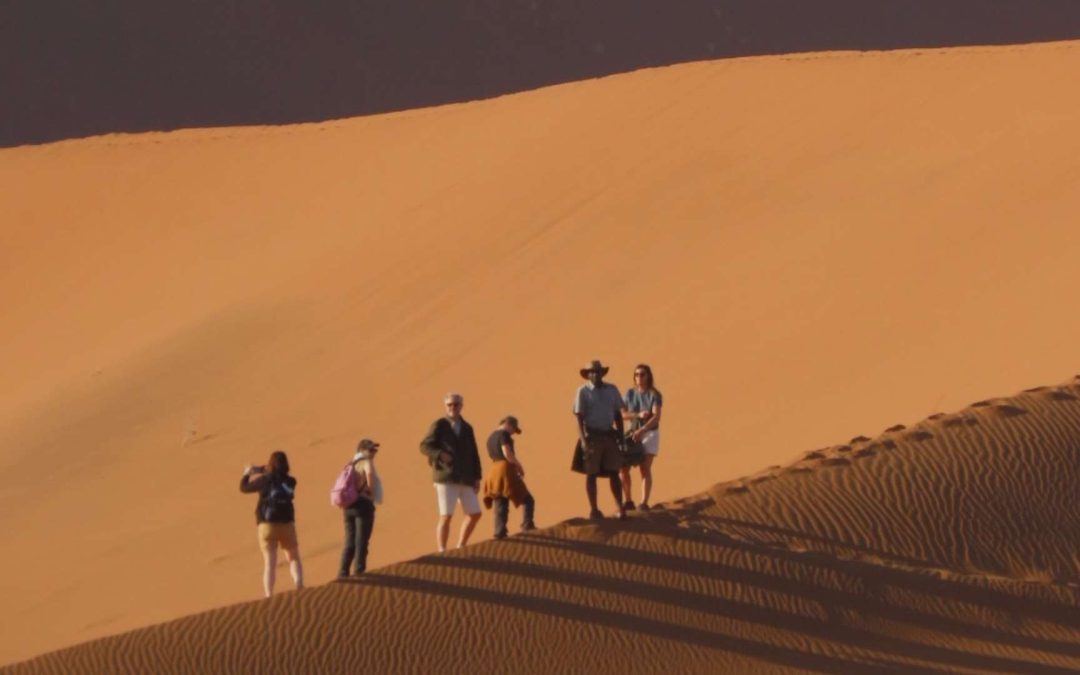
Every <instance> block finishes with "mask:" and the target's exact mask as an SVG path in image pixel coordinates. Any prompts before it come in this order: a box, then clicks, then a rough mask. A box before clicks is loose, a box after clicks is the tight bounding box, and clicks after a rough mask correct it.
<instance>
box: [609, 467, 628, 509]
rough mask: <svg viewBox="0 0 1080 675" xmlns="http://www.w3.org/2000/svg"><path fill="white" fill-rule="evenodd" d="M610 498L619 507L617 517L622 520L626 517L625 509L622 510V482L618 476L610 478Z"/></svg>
mask: <svg viewBox="0 0 1080 675" xmlns="http://www.w3.org/2000/svg"><path fill="white" fill-rule="evenodd" d="M611 496H612V497H614V498H615V504H616V506H618V507H619V517H620V518H622V517H623V516H625V515H626V509H624V508H623V503H622V499H621V497H622V481H620V480H619V477H618V476H612V477H611Z"/></svg>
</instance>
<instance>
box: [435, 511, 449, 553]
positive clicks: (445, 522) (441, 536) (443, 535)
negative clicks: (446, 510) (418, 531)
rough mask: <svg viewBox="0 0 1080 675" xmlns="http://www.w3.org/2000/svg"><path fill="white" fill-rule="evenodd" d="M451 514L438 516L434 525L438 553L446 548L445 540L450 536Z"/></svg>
mask: <svg viewBox="0 0 1080 675" xmlns="http://www.w3.org/2000/svg"><path fill="white" fill-rule="evenodd" d="M451 518H453V516H439V522H438V523H437V524H436V525H435V541H436V543H438V544H439V553H442V552H443V551H445V550H446V540H447V539H449V538H450V519H451Z"/></svg>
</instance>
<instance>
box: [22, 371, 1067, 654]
mask: <svg viewBox="0 0 1080 675" xmlns="http://www.w3.org/2000/svg"><path fill="white" fill-rule="evenodd" d="M1077 380H1080V377H1078V378H1077V379H1074V380H1072V381H1071V382H1069V383H1065V384H1063V385H1060V386H1055V387H1040V388H1034V389H1033V390H1032V391H1029V392H1025V393H1023V394H1021V395H1018V396H1015V397H1012V398H1006V399H989V400H984V401H979V402H977V403H975V404H973V405H972V406H970V407H967V408H964V409H962V410H959V411H956V412H953V413H950V414H941V415H934V416H932V417H930V418H928V419H925V420H922V421H921V422H919V423H917V424H914V425H912V426H910V427H906V428H903V427H897V428H893V429H891V430H888V431H886V432H884V433H882V434H880V435H878V436H876V437H874V438H869V437H861V438H857V439H854V440H852V441H851V442H849V443H845V444H843V445H834V446H829V447H825V448H821V449H819V450H815V451H811V452H808V453H806V454H805V455H803V456H801V457H798V458H797V459H796V461H795V462H793V463H789V464H787V465H786V466H783V467H776V468H775V469H770V470H767V471H764V472H761V473H759V474H756V475H754V476H749V477H746V478H745V479H742V480H738V481H731V482H727V483H722V484H719V485H716V486H714V487H712V488H711V489H710V490H708V491H706V492H704V493H702V494H699V495H696V496H694V497H690V498H686V499H680V500H675V501H672V502H669V503H666V504H664V505H663V508H662V509H658V510H656V511H652V512H649V513H647V514H635V515H634V517H633V518H632V519H631V520H629V521H626V522H620V521H617V520H607V521H605V522H595V521H589V520H586V519H572V520H569V521H567V522H564V523H560V524H559V525H556V526H555V527H552V528H550V529H548V530H545V531H541V532H538V533H529V534H524V535H520V536H517V537H512V538H510V539H507V540H503V541H489V542H485V543H483V544H480V545H476V546H472V547H468V548H466V549H463V550H461V551H454V552H449V553H446V554H443V555H427V556H423V557H421V558H418V559H416V560H413V561H410V562H407V563H401V564H397V565H392V566H390V567H386V568H383V569H380V570H378V571H376V572H374V573H372V574H369V575H367V576H366V577H363V578H361V579H360V580H359V581H346V582H338V583H334V584H329V585H325V586H322V587H319V588H317V589H313V590H303V591H300V592H299V593H293V594H286V595H283V596H279V597H275V598H273V599H272V600H270V601H258V602H249V603H244V604H240V605H235V606H232V607H228V608H224V609H219V610H214V611H210V612H206V613H203V614H198V615H196V616H192V617H187V618H184V619H181V620H178V621H174V622H170V623H165V624H161V625H157V626H153V627H150V628H145V629H141V630H137V631H134V632H131V633H127V634H124V635H121V636H116V637H110V638H105V639H102V640H99V641H96V642H92V643H89V644H86V645H81V646H78V647H75V648H71V649H67V650H63V651H60V652H55V653H52V654H49V655H46V656H43V657H41V658H39V659H36V660H34V661H30V662H29V663H26V664H23V665H22V666H21V667H16V668H14V669H12V670H11V672H55V673H72V672H191V673H199V672H362V671H363V670H367V669H373V670H377V671H379V672H436V671H439V670H441V669H444V668H445V667H446V664H447V663H452V664H454V665H453V668H454V670H455V671H461V672H510V671H512V672H541V673H543V672H567V671H575V670H584V669H588V670H589V671H597V672H628V671H629V672H656V671H658V670H661V669H662V670H665V671H670V672H750V671H780V670H797V671H815V672H866V673H873V672H1029V673H1033V672H1043V673H1055V672H1060V673H1065V672H1076V670H1077V669H1080V604H1078V600H1080V568H1078V566H1077V557H1076V541H1077V535H1080V517H1078V516H1077V513H1076V508H1075V507H1076V498H1075V497H1076V485H1077V484H1078V482H1080V462H1077V459H1078V452H1080V451H1078V449H1080V396H1078V394H1080V386H1078V385H1077V384H1076V382H1077Z"/></svg>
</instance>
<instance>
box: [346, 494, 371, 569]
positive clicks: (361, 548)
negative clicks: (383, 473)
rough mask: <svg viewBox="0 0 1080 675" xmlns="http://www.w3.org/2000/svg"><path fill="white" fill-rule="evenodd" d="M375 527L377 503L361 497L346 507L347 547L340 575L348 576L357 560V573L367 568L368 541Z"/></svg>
mask: <svg viewBox="0 0 1080 675" xmlns="http://www.w3.org/2000/svg"><path fill="white" fill-rule="evenodd" d="M374 527H375V504H374V503H373V502H372V501H371V500H370V499H364V498H363V497H361V498H360V499H357V500H356V503H355V504H353V505H352V506H350V507H349V508H347V509H345V548H344V549H343V550H342V551H341V568H340V569H339V570H338V576H342V577H344V576H348V575H349V566H350V565H351V564H352V562H353V559H355V560H356V573H357V574H360V573H362V572H363V571H364V570H366V569H367V554H368V542H369V541H370V540H371V530H372V529H373V528H374Z"/></svg>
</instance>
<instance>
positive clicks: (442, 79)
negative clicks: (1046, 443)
mask: <svg viewBox="0 0 1080 675" xmlns="http://www.w3.org/2000/svg"><path fill="white" fill-rule="evenodd" d="M1076 37H1080V2H1076V1H1075V0H874V1H867V0H679V2H671V1H670V0H589V1H588V2H582V1H580V0H445V1H440V2H430V1H428V0H307V1H306V2H292V1H290V2H286V1H284V0H261V1H254V0H248V1H244V0H185V2H146V1H145V0H97V1H95V2H90V1H89V0H73V1H72V0H0V93H2V95H0V147H5V146H14V145H21V144H27V143H41V142H47V141H53V140H59V139H63V138H73V137H82V136H89V135H94V134H101V133H107V132H142V131H151V130H167V129H176V128H181V127H205V126H230V125H251V124H284V123H294V122H307V121H319V120H327V119H333V118H340V117H350V116H356V115H365V114H371V113H379V112H387V111H393V110H402V109H407V108H416V107H420V106H430V105H436V104H442V103H450V102H457V101H466V100H472V99H478V98H485V97H491V96H496V95H499V94H506V93H510V92H516V91H523V90H528V89H534V88H537V87H540V86H544V85H549V84H555V83H559V82H568V81H573V80H581V79H585V78H591V77H598V76H603V75H610V74H613V73H620V72H626V71H630V70H635V69H638V68H643V67H648V66H661V65H669V64H673V63H680V62H686V61H694V60H703V59H717V58H726V57H735V56H749V55H762V54H779V53H794V52H812V51H822V50H840V49H843V50H870V49H875V50H876V49H898V48H908V47H951V46H960V45H975V44H985V45H990V44H1013V43H1028V42H1041V41H1049V40H1062V39H1069V38H1076Z"/></svg>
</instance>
